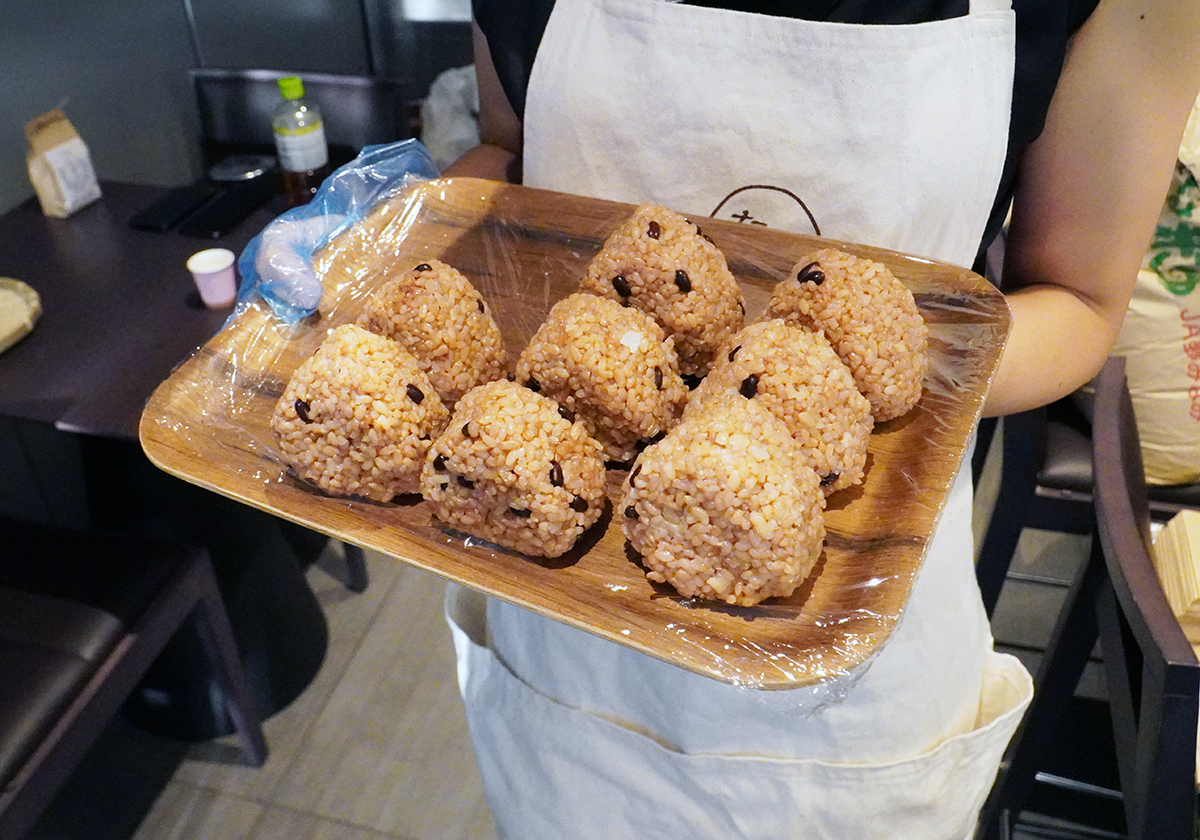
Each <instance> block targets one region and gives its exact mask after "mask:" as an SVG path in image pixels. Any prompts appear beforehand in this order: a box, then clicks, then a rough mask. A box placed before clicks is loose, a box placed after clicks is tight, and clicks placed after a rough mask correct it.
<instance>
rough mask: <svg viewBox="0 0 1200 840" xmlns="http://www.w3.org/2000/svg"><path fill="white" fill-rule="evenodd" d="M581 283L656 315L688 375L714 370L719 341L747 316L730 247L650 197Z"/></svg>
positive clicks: (615, 233) (606, 245)
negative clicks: (730, 259) (729, 257)
mask: <svg viewBox="0 0 1200 840" xmlns="http://www.w3.org/2000/svg"><path fill="white" fill-rule="evenodd" d="M580 289H581V290H582V291H584V292H589V293H591V294H595V295H600V296H602V297H606V298H608V299H610V300H615V301H617V302H618V303H622V304H625V305H628V306H632V307H635V308H637V309H640V310H642V311H643V312H646V313H648V314H649V315H650V316H651V317H653V318H654V320H655V321H657V322H658V323H659V324H661V325H662V327H663V329H664V330H666V331H667V334H668V335H670V336H672V337H673V338H674V339H675V350H676V352H677V353H678V354H679V371H680V373H682V374H683V375H684V376H697V377H699V376H704V374H706V373H708V369H709V368H710V367H711V366H712V360H713V357H714V356H715V355H716V352H717V348H718V347H719V346H720V345H721V343H722V342H723V341H724V340H725V339H726V338H728V337H729V336H730V335H732V334H733V333H735V332H737V331H738V330H739V329H741V328H742V326H743V324H744V322H745V316H746V304H745V300H744V298H743V295H742V289H741V286H739V285H738V282H737V280H736V279H734V276H733V274H732V273H731V272H730V270H729V266H728V265H727V264H726V262H725V256H724V254H722V253H721V251H720V250H719V249H718V248H717V246H716V245H714V244H713V243H712V241H711V240H709V239H708V238H707V237H705V236H704V235H703V234H702V233H701V232H700V229H699V228H698V227H696V225H694V224H692V223H691V222H690V221H688V220H687V219H686V218H684V217H683V216H681V215H680V214H678V213H676V212H675V211H673V210H670V209H668V208H666V207H663V206H661V205H657V204H651V203H648V202H647V203H644V204H641V205H640V206H639V207H638V208H637V210H636V211H635V212H634V213H633V215H632V216H631V217H630V218H629V219H628V220H627V221H625V222H624V223H623V224H622V225H621V226H620V227H618V228H617V229H616V230H614V231H613V232H612V233H611V234H610V235H609V236H608V238H607V239H606V240H605V241H604V245H603V247H602V248H601V249H600V251H599V252H598V253H597V254H596V255H595V256H594V257H593V258H592V260H591V262H590V263H589V264H588V267H587V271H586V273H585V275H584V278H583V281H582V282H581V284H580Z"/></svg>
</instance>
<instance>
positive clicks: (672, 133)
mask: <svg viewBox="0 0 1200 840" xmlns="http://www.w3.org/2000/svg"><path fill="white" fill-rule="evenodd" d="M979 5H980V4H979V2H978V0H976V2H975V3H974V4H973V8H972V12H971V14H970V15H968V16H966V17H963V18H958V19H955V20H950V21H939V22H935V23H926V24H916V25H908V26H854V25H845V24H828V23H813V22H806V21H796V20H789V19H784V18H775V17H764V16H758V15H749V14H743V13H737V12H729V11H724V10H715V9H706V8H699V7H690V6H681V5H676V4H673V3H669V2H664V0H558V2H557V4H556V7H555V10H554V13H553V14H552V15H551V18H550V22H549V24H548V26H547V29H546V34H545V36H544V37H543V40H542V45H541V48H540V50H539V53H538V56H537V61H536V63H535V65H534V71H533V76H532V78H531V81H530V89H529V98H528V105H527V108H526V122H525V148H526V157H525V161H526V164H525V165H526V170H525V171H526V183H528V184H530V185H532V186H538V187H544V188H549V189H556V190H562V191H567V192H575V193H579V194H585V195H594V196H599V197H603V198H610V199H615V200H622V201H627V202H631V203H636V202H639V201H642V200H648V199H649V200H655V201H658V202H660V203H663V204H667V205H668V206H671V207H673V208H675V209H677V210H680V211H681V212H685V213H688V214H689V215H692V216H693V217H696V216H701V215H717V216H720V217H722V218H734V219H738V220H740V221H742V222H744V223H747V224H769V225H771V226H773V227H780V228H785V229H790V230H794V231H799V232H814V231H816V232H819V233H820V234H821V235H824V236H829V237H834V238H839V239H846V240H851V241H861V242H868V243H871V244H874V245H882V246H885V247H890V248H895V249H898V250H904V251H908V252H910V253H917V254H921V255H925V256H929V257H931V258H936V259H943V260H947V261H951V262H957V263H960V264H963V265H969V264H970V262H971V260H972V259H973V258H974V255H975V249H976V247H977V244H978V242H979V239H980V237H981V235H982V231H983V226H984V223H985V221H986V219H987V216H988V212H989V211H990V209H991V204H992V198H993V196H994V195H995V191H996V188H997V184H998V182H999V177H1000V170H1001V167H1002V165H1003V160H1004V154H1005V145H1006V139H1007V126H1008V113H1009V108H1010V100H1011V86H1012V63H1013V50H1014V18H1013V13H1012V12H1011V10H1009V9H1008V8H1007V4H1005V8H1003V9H1000V10H988V9H981V8H978V6H979ZM968 460H969V459H968ZM970 525H971V487H970V480H969V475H967V474H966V470H965V469H964V472H963V474H961V475H960V476H959V479H958V480H957V481H956V483H955V486H954V488H953V490H952V492H951V494H950V498H949V500H948V501H947V504H946V506H945V508H944V510H943V512H942V515H941V518H940V520H939V526H938V531H937V533H936V534H935V537H934V539H933V540H932V541H931V545H930V549H929V552H928V555H927V557H926V560H925V564H924V566H923V568H922V570H921V572H920V574H919V576H918V578H917V582H916V584H915V586H914V590H913V594H912V597H911V599H910V602H909V604H908V606H907V608H906V611H905V614H904V616H903V618H902V620H901V622H900V624H899V627H898V628H897V630H896V631H895V633H894V634H893V636H892V638H891V639H889V640H888V642H887V644H886V645H885V646H884V647H883V649H882V650H881V651H880V652H879V653H878V654H877V656H876V657H875V658H874V659H873V660H872V661H870V662H868V663H866V664H865V665H864V666H862V667H860V668H858V669H856V670H855V671H854V672H852V673H850V674H846V675H842V676H839V677H837V678H833V679H830V680H829V681H827V682H826V683H825V684H822V685H820V686H816V687H813V688H807V689H797V690H793V691H782V692H779V691H757V690H753V689H748V688H742V687H738V686H734V685H730V684H727V683H722V682H719V681H716V680H712V679H708V678H706V677H702V676H698V675H696V674H693V673H690V672H687V671H683V670H682V669H679V668H675V667H673V666H670V665H666V664H664V663H662V662H660V661H658V660H655V659H651V658H649V657H645V656H643V655H641V654H638V653H636V652H634V651H632V650H631V649H629V648H626V647H623V646H621V645H618V644H615V643H612V642H608V641H606V640H602V639H600V638H598V637H595V636H592V635H590V634H588V633H585V632H582V631H579V630H576V629H574V628H571V627H568V626H567V625H564V624H561V623H559V622H554V621H551V620H548V619H544V618H542V617H540V616H537V615H535V614H533V613H531V612H528V611H526V610H523V609H520V608H517V607H514V606H512V605H509V604H506V603H503V602H500V601H494V600H488V601H486V602H485V599H482V598H479V597H477V596H474V595H473V594H472V593H469V592H467V591H465V590H462V589H458V588H451V590H450V592H449V594H448V598H447V615H448V618H449V619H450V623H451V627H452V628H453V630H454V636H455V644H456V648H457V650H458V654H459V681H460V685H461V688H462V691H463V697H464V701H465V705H466V711H467V718H468V722H469V724H470V727H471V735H472V741H473V743H474V746H475V750H476V754H477V757H478V762H479V767H480V772H481V774H482V776H483V779H484V782H485V786H486V788H487V792H488V800H489V804H490V806H491V808H492V812H493V815H494V816H495V818H496V822H497V825H498V826H499V829H500V831H501V834H502V836H504V837H508V838H513V840H516V838H521V840H526V839H527V838H559V837H595V838H625V837H630V838H632V837H655V838H658V837H689V838H692V837H697V838H707V837H712V838H718V837H719V838H732V837H747V838H751V837H752V838H756V840H757V839H761V838H773V837H781V838H782V837H805V838H825V837H828V838H837V839H838V840H847V838H855V839H856V840H857V838H875V837H880V838H883V837H886V838H889V840H899V838H913V840H940V838H946V840H951V838H954V840H958V838H967V837H969V836H970V835H971V833H972V831H973V827H974V821H975V816H976V813H977V811H978V808H979V806H980V805H981V803H982V801H983V798H984V797H985V796H986V794H987V791H988V788H989V787H990V784H991V781H992V779H993V777H994V775H995V772H996V769H997V767H998V765H999V760H1000V756H1001V754H1002V752H1003V750H1004V746H1005V744H1006V743H1007V742H1008V739H1009V737H1010V736H1011V734H1012V732H1013V730H1014V728H1015V727H1016V725H1017V723H1018V722H1019V719H1020V715H1021V713H1022V712H1023V710H1024V707H1025V705H1026V704H1027V703H1028V700H1029V697H1030V694H1031V691H1032V685H1031V680H1030V679H1029V675H1028V673H1027V672H1026V671H1025V670H1024V669H1023V668H1022V667H1021V666H1020V664H1019V663H1017V662H1016V660H1014V659H1013V658H1011V657H1008V656H1003V655H1000V654H996V653H994V652H993V651H992V640H991V635H990V631H989V627H988V622H987V617H986V615H985V613H984V611H983V608H982V605H981V603H980V599H979V594H978V589H977V587H976V584H975V578H974V569H973V563H972V557H973V550H972V536H971V527H970ZM485 604H486V605H485Z"/></svg>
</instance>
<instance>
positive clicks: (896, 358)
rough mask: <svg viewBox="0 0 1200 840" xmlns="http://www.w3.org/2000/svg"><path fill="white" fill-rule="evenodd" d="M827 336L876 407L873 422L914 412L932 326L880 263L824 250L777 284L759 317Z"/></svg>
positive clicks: (910, 294)
mask: <svg viewBox="0 0 1200 840" xmlns="http://www.w3.org/2000/svg"><path fill="white" fill-rule="evenodd" d="M762 317H763V318H764V319H767V318H783V319H784V320H786V321H788V322H790V323H798V324H801V325H803V326H806V327H809V328H810V329H814V330H820V331H822V332H824V333H825V335H826V337H827V338H828V339H829V342H830V344H832V345H833V349H834V350H836V351H837V354H838V356H840V357H841V359H842V361H843V362H845V363H846V366H847V367H848V368H850V372H851V373H852V374H853V375H854V381H855V382H856V383H857V385H858V389H859V391H861V392H862V393H863V395H864V396H866V398H867V399H868V400H870V401H871V412H872V414H873V415H874V417H875V421H876V422H882V421H884V420H891V419H892V418H894V417H899V416H901V415H903V414H905V413H907V412H908V411H909V409H911V408H912V407H913V406H915V405H916V404H917V402H918V401H919V400H920V398H921V392H922V387H923V381H924V378H925V372H926V371H927V369H928V367H929V354H928V346H929V328H928V326H926V324H925V319H924V318H922V317H921V311H920V310H919V309H918V308H917V304H916V301H915V300H914V299H913V295H912V292H911V291H909V290H908V288H907V287H906V286H905V285H904V284H903V283H901V282H900V281H899V280H898V279H896V277H895V275H894V274H892V272H891V271H889V270H888V268H887V266H885V265H884V264H883V263H879V262H873V261H871V260H868V259H863V258H861V257H856V256H853V255H852V254H847V253H845V252H843V251H839V250H837V249H834V248H822V249H820V250H818V251H814V252H813V253H812V254H809V255H808V256H806V257H804V258H803V259H801V260H800V261H799V262H797V263H796V265H795V267H794V268H793V269H792V271H791V276H790V277H789V278H788V279H787V280H784V281H782V282H780V283H778V284H777V285H776V286H775V289H774V291H773V292H772V294H771V299H770V301H769V302H768V304H767V309H766V311H765V312H764V313H763V316H762Z"/></svg>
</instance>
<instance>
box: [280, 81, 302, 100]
mask: <svg viewBox="0 0 1200 840" xmlns="http://www.w3.org/2000/svg"><path fill="white" fill-rule="evenodd" d="M279 92H280V93H282V94H283V98H284V99H299V98H300V97H302V96H304V82H302V81H300V77H299V76H285V77H284V78H282V79H280V80H279Z"/></svg>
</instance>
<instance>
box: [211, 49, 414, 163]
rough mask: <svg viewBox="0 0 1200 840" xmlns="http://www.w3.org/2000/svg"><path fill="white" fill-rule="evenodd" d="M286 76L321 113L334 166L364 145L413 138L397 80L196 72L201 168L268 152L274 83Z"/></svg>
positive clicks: (405, 97) (408, 109) (404, 96)
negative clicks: (300, 83)
mask: <svg viewBox="0 0 1200 840" xmlns="http://www.w3.org/2000/svg"><path fill="white" fill-rule="evenodd" d="M289 75H298V76H300V78H301V79H302V80H303V82H304V94H305V98H306V99H310V100H311V101H312V102H314V103H315V104H316V105H317V107H318V108H319V109H320V111H321V117H322V119H323V120H324V123H325V137H326V140H327V141H328V143H329V146H330V157H331V158H332V159H333V160H334V162H335V163H340V162H344V161H346V160H349V159H351V158H353V157H354V156H355V155H356V154H358V152H359V150H361V149H362V147H363V146H366V145H369V144H374V143H390V142H393V141H395V140H403V139H407V138H409V137H412V136H413V133H414V131H413V128H414V124H413V117H412V110H413V106H412V104H411V103H410V101H409V97H408V91H407V89H406V87H405V85H404V84H402V83H400V82H397V81H393V80H390V79H381V78H371V77H364V76H345V75H335V74H329V73H296V74H292V73H284V72H279V71H276V70H221V69H196V70H192V71H190V76H191V82H192V88H193V90H194V92H195V94H196V104H197V107H198V109H199V115H200V136H201V143H202V147H203V152H204V158H205V163H206V164H212V163H215V162H217V161H218V160H220V159H221V158H223V157H225V156H226V155H230V154H238V153H265V154H271V153H273V151H274V137H273V135H272V132H271V115H272V114H273V113H274V111H275V108H276V107H277V106H278V104H279V101H280V98H279V87H278V81H279V79H281V78H283V77H284V76H289Z"/></svg>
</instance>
